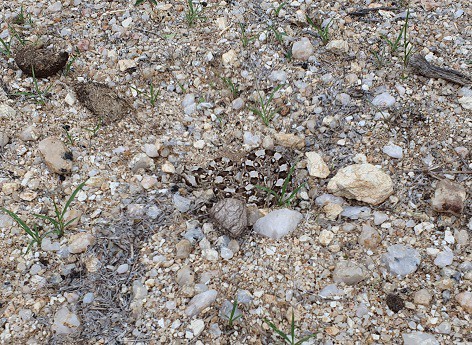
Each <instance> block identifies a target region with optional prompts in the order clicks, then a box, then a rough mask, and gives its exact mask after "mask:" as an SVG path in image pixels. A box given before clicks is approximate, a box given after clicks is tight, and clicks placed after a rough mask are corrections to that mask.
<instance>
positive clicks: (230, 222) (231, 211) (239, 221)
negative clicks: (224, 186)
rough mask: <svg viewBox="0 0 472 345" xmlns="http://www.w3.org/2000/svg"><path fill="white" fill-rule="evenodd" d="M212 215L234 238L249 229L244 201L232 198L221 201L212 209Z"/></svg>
mask: <svg viewBox="0 0 472 345" xmlns="http://www.w3.org/2000/svg"><path fill="white" fill-rule="evenodd" d="M210 215H211V217H212V218H213V219H215V220H216V222H217V223H218V225H219V226H220V227H221V228H223V229H224V230H225V231H227V232H228V234H229V235H231V236H232V237H239V236H241V235H242V234H243V232H244V231H245V230H246V229H247V226H248V217H247V208H246V203H245V202H244V201H241V200H238V199H232V198H228V199H223V200H220V201H218V202H217V203H216V204H215V205H214V206H213V207H212V209H211V210H210Z"/></svg>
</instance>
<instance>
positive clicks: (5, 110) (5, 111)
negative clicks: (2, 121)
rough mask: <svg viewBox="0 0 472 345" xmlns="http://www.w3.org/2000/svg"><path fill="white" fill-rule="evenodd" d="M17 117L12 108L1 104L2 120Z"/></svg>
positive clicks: (0, 116) (0, 114)
mask: <svg viewBox="0 0 472 345" xmlns="http://www.w3.org/2000/svg"><path fill="white" fill-rule="evenodd" d="M15 115H16V110H15V109H13V108H12V107H10V106H9V105H7V104H0V118H2V117H5V118H10V119H11V118H14V117H15Z"/></svg>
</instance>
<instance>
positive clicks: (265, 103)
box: [249, 84, 283, 126]
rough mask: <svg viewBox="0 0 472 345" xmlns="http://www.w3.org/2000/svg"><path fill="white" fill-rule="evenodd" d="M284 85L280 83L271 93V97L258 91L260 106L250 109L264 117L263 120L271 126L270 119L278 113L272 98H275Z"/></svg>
mask: <svg viewBox="0 0 472 345" xmlns="http://www.w3.org/2000/svg"><path fill="white" fill-rule="evenodd" d="M282 86H283V84H282V85H278V86H277V87H276V88H275V89H274V90H273V91H272V92H271V93H270V95H269V97H262V95H261V92H260V91H258V92H257V94H258V96H259V99H258V101H259V108H249V110H250V111H251V112H252V113H253V114H255V115H257V116H259V117H260V118H261V119H262V122H264V124H265V125H266V126H269V124H270V121H272V119H273V118H274V116H275V114H276V113H277V109H275V108H274V107H273V106H272V100H273V99H274V95H275V93H276V92H277V91H279V90H280V89H281V88H282Z"/></svg>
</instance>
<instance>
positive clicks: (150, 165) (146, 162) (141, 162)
mask: <svg viewBox="0 0 472 345" xmlns="http://www.w3.org/2000/svg"><path fill="white" fill-rule="evenodd" d="M128 166H129V167H130V169H131V171H132V172H134V173H135V172H137V171H138V170H140V169H143V170H154V168H155V164H154V160H153V159H152V158H150V157H148V156H147V155H146V154H145V153H138V154H137V155H135V156H134V157H133V158H132V159H131V161H130V162H129V165H128Z"/></svg>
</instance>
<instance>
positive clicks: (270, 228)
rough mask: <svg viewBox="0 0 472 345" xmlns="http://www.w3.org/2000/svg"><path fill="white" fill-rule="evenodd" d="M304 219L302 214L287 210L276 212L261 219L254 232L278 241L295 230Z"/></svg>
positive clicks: (255, 225)
mask: <svg viewBox="0 0 472 345" xmlns="http://www.w3.org/2000/svg"><path fill="white" fill-rule="evenodd" d="M302 218H303V215H302V214H301V213H300V212H297V211H292V210H289V209H287V208H284V209H281V210H275V211H272V212H270V213H269V214H268V215H267V216H265V217H262V218H259V219H258V220H257V222H256V224H254V231H255V232H256V233H258V234H259V235H262V236H266V237H269V238H272V239H275V240H277V239H279V238H281V237H283V236H285V235H287V234H289V233H291V232H292V231H293V230H295V229H296V228H297V225H298V223H300V221H301V220H302Z"/></svg>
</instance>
